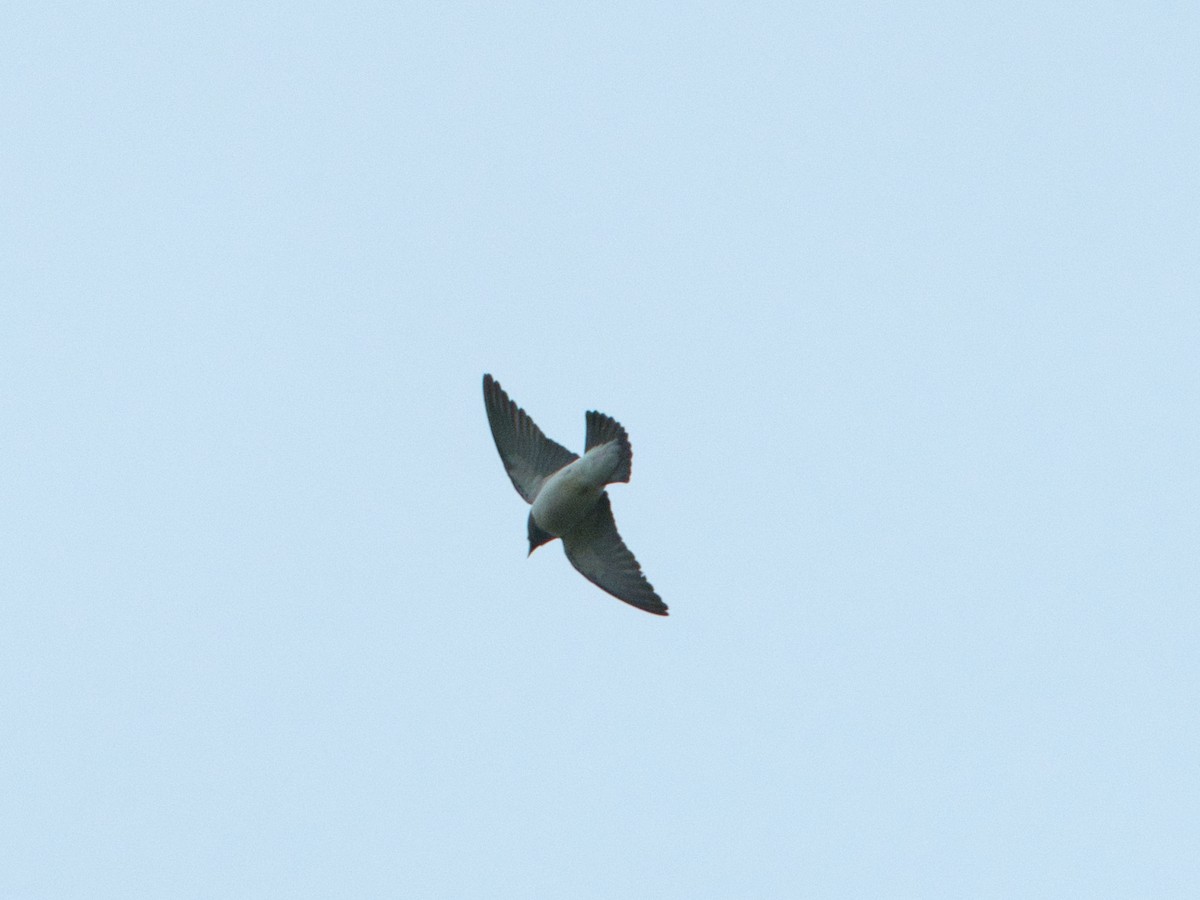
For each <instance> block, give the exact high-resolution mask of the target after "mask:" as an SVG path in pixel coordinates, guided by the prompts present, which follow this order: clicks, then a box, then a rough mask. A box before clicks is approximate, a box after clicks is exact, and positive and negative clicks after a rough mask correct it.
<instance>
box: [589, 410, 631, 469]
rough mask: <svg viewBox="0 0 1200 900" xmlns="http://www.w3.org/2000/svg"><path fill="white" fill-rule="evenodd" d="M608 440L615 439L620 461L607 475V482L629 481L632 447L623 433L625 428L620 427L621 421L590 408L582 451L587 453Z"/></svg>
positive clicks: (627, 436)
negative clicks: (619, 450) (619, 449)
mask: <svg viewBox="0 0 1200 900" xmlns="http://www.w3.org/2000/svg"><path fill="white" fill-rule="evenodd" d="M609 441H616V442H617V445H618V446H619V447H620V448H621V462H620V465H618V466H617V468H616V471H614V472H613V473H612V475H610V476H609V479H608V480H609V483H611V482H614V481H625V482H627V481H629V475H630V473H631V472H632V471H633V447H631V446H630V444H629V435H627V434H626V433H625V429H624V428H622V427H621V423H620V422H618V421H617V420H616V419H614V418H611V417H610V416H606V415H605V414H604V413H602V412H596V411H595V410H592V411H591V412H589V413H588V414H587V441H586V446H585V447H584V448H583V452H584V453H587V452H588V451H589V450H591V449H592V448H593V447H599V446H600V445H601V444H607V443H608V442H609Z"/></svg>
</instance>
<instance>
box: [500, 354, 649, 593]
mask: <svg viewBox="0 0 1200 900" xmlns="http://www.w3.org/2000/svg"><path fill="white" fill-rule="evenodd" d="M483 405H484V407H485V409H486V410H487V417H488V424H489V425H490V426H491V429H492V438H493V439H494V440H495V441H496V450H497V451H499V453H500V459H501V461H502V462H503V463H504V468H505V471H507V472H508V477H509V478H510V479H511V480H512V483H513V487H515V488H516V489H517V493H518V494H520V495H521V497H522V498H523V499H524V500H525V502H526V503H528V504H529V505H530V510H529V521H528V523H527V531H528V536H529V554H528V555H529V556H532V555H533V551H534V550H536V549H537V548H538V547H540V546H542V545H543V544H548V543H550V542H551V541H553V540H554V539H555V538H561V539H562V542H563V549H564V550H565V551H566V554H567V559H568V560H570V561H571V565H573V566H574V567H575V568H576V569H578V570H579V572H580V574H581V575H583V577H584V578H586V579H587V580H588V581H590V582H592V584H594V585H596V586H597V587H599V588H600V589H601V590H604V591H607V592H608V593H610V594H612V595H613V596H614V597H616V598H617V599H618V600H623V601H625V602H626V603H628V604H629V605H630V606H635V607H637V608H638V609H641V610H645V611H646V612H648V613H653V614H654V615H656V616H665V615H667V605H666V604H665V603H663V601H662V598H661V597H659V596H658V594H656V593H655V592H654V588H653V587H651V586H650V582H649V581H647V580H646V576H645V575H643V574H642V567H641V566H640V565H639V564H638V561H637V559H635V558H634V555H633V554H632V553H631V552H630V551H629V548H628V547H626V546H625V542H624V541H623V540H621V535H620V534H618V533H617V523H616V522H615V521H614V520H613V514H612V504H611V503H610V502H609V498H608V491H606V490H605V489H604V488H605V486H606V485H609V484H614V483H617V482H628V481H629V477H630V472H631V469H632V464H633V449H632V448H631V447H630V445H629V436H628V435H627V434H626V433H625V429H624V428H623V427H621V424H620V423H619V422H617V421H616V420H615V419H613V418H611V417H610V416H606V415H604V413H601V412H596V411H595V410H590V411H589V412H588V413H587V415H586V417H585V418H586V420H587V434H586V437H585V439H584V451H583V456H579V455H578V454H577V453H572V452H571V451H570V450H568V449H567V448H566V447H564V446H562V445H561V444H558V443H556V442H554V441H552V440H550V439H549V438H548V437H546V435H544V434H543V433H542V430H541V429H540V428H538V427H537V425H535V424H534V421H533V419H531V418H530V417H529V415H528V414H527V413H526V412H525V410H523V409H521V407H519V406H517V404H516V403H514V402H513V401H512V400H511V399H509V396H508V394H506V393H505V392H504V388H502V387H500V382H498V381H496V379H494V378H493V377H492V376H491V375H486V374H485V375H484V376H483Z"/></svg>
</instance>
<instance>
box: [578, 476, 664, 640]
mask: <svg viewBox="0 0 1200 900" xmlns="http://www.w3.org/2000/svg"><path fill="white" fill-rule="evenodd" d="M562 542H563V549H564V550H566V551H567V559H569V560H570V561H571V565H573V566H574V567H575V568H576V569H578V570H579V572H580V574H582V575H583V577H584V578H586V579H587V580H588V581H590V582H592V584H594V585H596V587H598V588H602V589H603V590H605V591H608V593H610V594H612V595H613V596H614V597H616V598H617V599H618V600H624V601H625V602H626V603H628V604H629V605H630V606H636V607H637V608H638V609H644V610H645V611H646V612H648V613H654V614H655V615H656V616H665V615H666V614H667V604H665V603H663V602H662V598H661V597H660V596H658V594H656V593H654V588H652V587H651V586H650V582H648V581H647V580H646V576H645V575H643V574H642V567H641V566H640V565H638V561H637V560H636V559H635V558H634V556H633V554H632V553H630V552H629V548H628V547H626V546H625V542H624V541H623V540H621V535H620V534H618V533H617V523H616V522H614V521H613V514H612V505H611V504H610V503H609V502H608V494H607V493H602V494H601V495H600V499H599V500H598V501H596V505H595V506H593V507H592V511H591V512H589V513H588V514H587V515H586V516H584V517H583V521H581V522H580V523H579V524H578V525H576V526H575V527H574V528H572V529H571V530H570V531H568V532H567V533H566V534H564V535H563V536H562Z"/></svg>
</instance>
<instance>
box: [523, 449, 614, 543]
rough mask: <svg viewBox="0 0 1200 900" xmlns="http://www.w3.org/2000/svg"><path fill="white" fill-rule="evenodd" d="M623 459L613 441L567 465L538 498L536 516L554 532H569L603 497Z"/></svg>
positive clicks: (536, 499) (534, 512)
mask: <svg viewBox="0 0 1200 900" xmlns="http://www.w3.org/2000/svg"><path fill="white" fill-rule="evenodd" d="M619 462H620V448H618V447H617V445H616V444H615V443H613V442H609V443H607V444H601V445H600V446H599V447H593V448H592V449H591V450H589V451H588V452H587V453H586V454H584V455H583V456H581V457H580V458H579V459H577V460H575V461H574V462H572V463H570V464H569V465H566V466H563V467H562V468H561V469H559V470H558V471H557V472H555V473H554V474H553V475H551V476H550V477H549V478H548V479H546V483H545V484H543V485H542V489H541V490H540V491H538V495H537V497H535V498H534V501H533V520H534V521H535V522H537V524H538V526H539V527H540V528H542V529H544V530H545V531H548V532H550V534H553V535H556V536H560V535H563V534H566V533H567V532H568V531H570V530H571V528H572V527H574V526H575V525H576V524H577V523H578V522H579V520H580V519H582V518H583V517H584V516H585V515H587V513H588V511H589V510H590V509H591V508H592V507H593V506H594V505H595V504H596V501H597V500H599V499H600V494H601V493H603V491H604V486H605V485H606V484H608V483H609V480H608V479H609V478H610V477H611V476H612V473H613V471H614V470H615V469H616V467H617V464H618V463H619Z"/></svg>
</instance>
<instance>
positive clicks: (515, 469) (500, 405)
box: [483, 375, 579, 503]
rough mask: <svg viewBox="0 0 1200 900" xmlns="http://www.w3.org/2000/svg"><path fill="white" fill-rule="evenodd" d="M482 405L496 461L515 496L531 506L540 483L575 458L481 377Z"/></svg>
mask: <svg viewBox="0 0 1200 900" xmlns="http://www.w3.org/2000/svg"><path fill="white" fill-rule="evenodd" d="M483 405H484V406H485V407H487V417H488V424H489V425H491V426H492V437H493V438H494V439H495V441H496V449H497V450H499V451H500V459H501V460H502V461H503V462H504V468H505V469H506V470H507V471H508V477H509V478H511V479H512V483H513V487H515V488H516V489H517V493H518V494H520V495H521V496H522V497H524V498H525V502H526V503H532V502H533V500H534V498H535V497H537V495H538V491H540V490H541V489H542V483H543V482H545V480H546V479H547V478H549V477H550V476H551V475H553V474H554V473H555V472H557V471H558V470H559V469H561V468H562V467H563V466H565V465H567V463H569V462H572V461H573V460H576V459H579V457H578V456H577V455H576V454H574V453H572V452H571V451H570V450H568V449H567V448H566V447H564V446H562V445H561V444H556V443H554V441H552V440H550V439H549V438H548V437H546V436H545V435H544V434H542V429H540V428H538V427H537V426H536V425H534V424H533V419H531V418H529V416H527V415H525V410H523V409H521V407H519V406H517V404H515V403H513V402H512V401H511V400H509V399H508V394H506V393H504V389H503V388H502V387H500V382H498V381H497V380H496V379H494V378H493V377H492V376H491V375H484V376H483Z"/></svg>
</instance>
